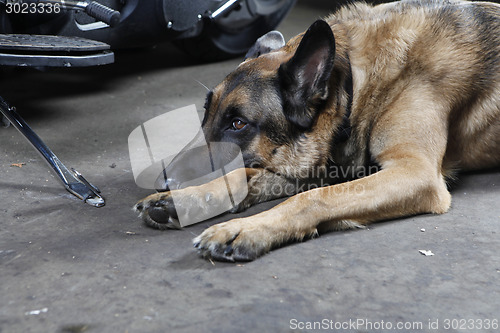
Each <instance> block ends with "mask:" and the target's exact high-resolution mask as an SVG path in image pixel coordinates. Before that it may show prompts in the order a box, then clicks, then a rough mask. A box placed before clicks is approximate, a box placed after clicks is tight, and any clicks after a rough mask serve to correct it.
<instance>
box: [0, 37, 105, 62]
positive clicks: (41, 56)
mask: <svg viewBox="0 0 500 333" xmlns="http://www.w3.org/2000/svg"><path fill="white" fill-rule="evenodd" d="M109 49H110V47H109V45H108V44H105V43H102V42H98V41H94V40H90V39H85V38H80V37H64V36H47V35H20V34H0V65H7V66H50V67H72V66H75V67H82V66H96V65H105V64H109V63H112V62H113V61H114V54H113V52H111V51H109Z"/></svg>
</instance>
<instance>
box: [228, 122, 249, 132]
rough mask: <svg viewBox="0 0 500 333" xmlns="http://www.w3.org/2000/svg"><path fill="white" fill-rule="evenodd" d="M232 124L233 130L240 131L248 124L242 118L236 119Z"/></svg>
mask: <svg viewBox="0 0 500 333" xmlns="http://www.w3.org/2000/svg"><path fill="white" fill-rule="evenodd" d="M232 126H233V130H235V131H240V130H242V129H244V128H245V126H247V123H245V122H244V121H243V120H241V119H234V120H233V123H232Z"/></svg>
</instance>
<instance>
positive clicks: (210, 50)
mask: <svg viewBox="0 0 500 333" xmlns="http://www.w3.org/2000/svg"><path fill="white" fill-rule="evenodd" d="M295 3H296V0H244V1H240V5H239V7H236V8H235V9H234V10H232V11H231V12H229V13H228V14H227V15H225V16H223V17H221V18H218V19H216V20H210V19H208V18H206V19H205V24H204V28H203V31H202V32H201V34H200V35H199V36H196V37H193V38H187V39H181V40H178V41H177V42H176V45H178V46H179V47H180V48H181V49H182V50H184V51H185V52H186V53H188V54H190V55H192V56H194V57H196V58H198V59H200V60H204V61H215V60H224V59H228V58H232V57H234V56H237V55H241V54H244V53H245V52H247V51H248V49H249V48H250V47H251V46H252V45H253V44H254V43H255V41H256V40H257V39H258V38H259V37H260V36H262V35H264V34H265V33H267V32H269V31H270V30H273V29H275V28H276V27H277V26H278V24H279V23H280V22H281V21H282V20H283V19H284V18H285V16H286V15H287V14H288V13H289V11H290V10H291V9H292V7H293V6H294V5H295ZM261 14H266V15H261Z"/></svg>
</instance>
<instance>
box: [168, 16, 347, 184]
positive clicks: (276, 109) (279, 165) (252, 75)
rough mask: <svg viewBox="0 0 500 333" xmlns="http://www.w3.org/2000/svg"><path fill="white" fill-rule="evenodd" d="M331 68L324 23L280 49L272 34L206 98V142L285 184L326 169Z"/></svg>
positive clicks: (333, 118) (333, 120)
mask: <svg viewBox="0 0 500 333" xmlns="http://www.w3.org/2000/svg"><path fill="white" fill-rule="evenodd" d="M334 62H335V39H334V36H333V33H332V30H331V28H330V26H329V25H328V24H327V23H326V22H325V21H322V20H319V21H316V22H315V23H314V24H313V25H312V26H311V27H310V28H309V29H308V30H307V31H306V32H305V33H304V34H301V35H299V36H297V37H295V38H294V39H292V40H291V41H290V42H289V43H288V44H286V45H285V43H284V39H283V37H282V36H281V34H279V33H277V32H271V33H268V34H267V35H264V36H263V37H261V38H260V39H259V40H258V41H257V43H256V45H255V46H254V47H253V48H252V49H251V50H250V51H249V52H248V54H247V56H246V59H245V60H244V61H243V62H242V63H241V64H240V65H239V66H238V68H237V69H236V70H235V71H233V72H232V73H230V74H229V75H228V76H227V77H226V78H225V79H224V80H223V81H222V82H221V83H220V84H219V85H217V86H216V87H215V88H214V89H213V90H211V91H210V92H209V93H208V95H207V98H206V104H205V116H204V119H203V123H202V130H203V133H204V136H205V139H206V141H207V142H231V143H234V144H235V145H237V146H238V147H239V148H240V149H241V152H242V154H243V159H244V163H245V167H247V168H266V169H267V170H270V171H272V172H277V173H280V174H282V175H284V176H290V177H294V178H297V174H299V173H301V172H302V173H303V171H304V169H309V168H314V167H317V166H321V165H325V164H326V163H327V160H328V158H329V157H330V153H329V151H330V149H331V144H332V142H331V140H332V137H334V135H332V134H334V132H335V130H336V126H335V125H334V124H337V125H339V124H340V122H341V121H342V115H339V114H338V112H335V109H336V107H337V104H339V103H340V102H339V101H338V98H337V97H338V96H341V94H342V93H341V91H340V90H341V89H340V88H338V87H337V86H336V84H337V83H336V81H338V80H332V79H331V78H332V75H334V76H338V75H337V74H333V72H334ZM333 95H335V96H333ZM342 96H343V95H342ZM332 97H334V98H332ZM325 110H329V111H328V112H326V111H325ZM183 158H186V157H183ZM186 164H191V165H196V163H183V165H186ZM182 172H185V171H182ZM169 178H171V177H169ZM174 178H175V177H174Z"/></svg>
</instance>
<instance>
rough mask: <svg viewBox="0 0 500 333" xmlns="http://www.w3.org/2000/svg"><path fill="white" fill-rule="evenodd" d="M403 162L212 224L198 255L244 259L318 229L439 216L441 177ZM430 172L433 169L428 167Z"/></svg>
mask: <svg viewBox="0 0 500 333" xmlns="http://www.w3.org/2000/svg"><path fill="white" fill-rule="evenodd" d="M426 170H429V169H426V168H425V167H424V166H423V165H422V164H419V163H418V161H416V162H415V161H412V160H411V159H408V160H406V161H404V162H402V163H399V165H398V164H395V165H393V166H392V167H390V168H387V169H385V170H382V171H380V172H378V173H376V174H373V175H371V176H368V177H365V178H362V179H359V180H355V181H351V182H347V183H342V184H338V185H333V186H328V187H323V188H318V189H314V190H310V191H307V192H303V193H300V194H298V195H296V196H294V197H291V198H289V199H288V200H286V201H285V202H283V203H281V204H280V205H278V206H276V207H274V208H273V209H271V210H269V211H265V212H262V213H260V214H257V215H254V216H251V217H248V218H242V219H235V220H231V221H228V222H225V223H220V224H217V225H214V226H212V227H210V228H208V229H207V230H205V231H204V232H203V233H202V234H201V235H200V236H198V237H196V238H195V239H194V245H195V247H196V248H197V249H198V250H199V252H200V253H201V255H202V256H204V257H211V258H214V259H218V260H225V261H248V260H253V259H255V258H256V257H258V256H260V255H262V254H264V253H266V252H268V251H269V250H271V249H272V248H274V247H277V246H279V245H281V244H284V243H287V242H291V241H300V240H303V239H304V238H307V237H312V236H314V235H316V234H317V233H318V231H323V230H332V229H337V230H338V229H347V228H353V227H356V226H363V225H364V224H366V223H369V222H374V221H380V220H385V219H389V218H395V217H401V216H407V215H412V214H417V213H425V212H432V213H443V212H445V211H446V210H447V209H448V208H449V205H450V201H451V197H450V194H449V192H448V191H447V189H446V186H445V183H444V181H443V179H442V177H436V176H434V177H433V176H432V175H433V174H434V175H435V173H432V172H427V171H426ZM430 170H432V169H430Z"/></svg>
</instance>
